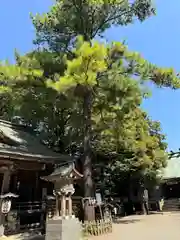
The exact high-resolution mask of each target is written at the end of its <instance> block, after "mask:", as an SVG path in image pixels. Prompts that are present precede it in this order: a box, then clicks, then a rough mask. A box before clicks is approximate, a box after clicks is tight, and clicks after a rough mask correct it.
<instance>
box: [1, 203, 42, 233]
mask: <svg viewBox="0 0 180 240" xmlns="http://www.w3.org/2000/svg"><path fill="white" fill-rule="evenodd" d="M45 216H46V203H44V202H39V201H37V202H17V203H15V204H13V206H12V210H11V211H10V212H9V213H8V214H7V215H6V216H5V233H6V234H7V235H8V234H15V233H21V232H25V231H43V229H44V226H45Z"/></svg>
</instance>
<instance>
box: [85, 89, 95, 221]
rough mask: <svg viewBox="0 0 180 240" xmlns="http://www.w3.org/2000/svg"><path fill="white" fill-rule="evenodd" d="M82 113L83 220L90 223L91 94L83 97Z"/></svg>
mask: <svg viewBox="0 0 180 240" xmlns="http://www.w3.org/2000/svg"><path fill="white" fill-rule="evenodd" d="M83 105H84V106H83V113H84V159H83V176H84V197H85V201H84V219H85V220H86V221H92V220H94V219H95V210H94V206H90V205H89V201H88V198H91V197H93V196H94V193H93V180H92V159H91V108H92V94H91V91H87V94H85V96H84V104H83Z"/></svg>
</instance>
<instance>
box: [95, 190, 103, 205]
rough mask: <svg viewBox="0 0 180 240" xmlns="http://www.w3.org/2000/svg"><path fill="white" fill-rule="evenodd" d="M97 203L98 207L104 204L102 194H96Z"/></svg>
mask: <svg viewBox="0 0 180 240" xmlns="http://www.w3.org/2000/svg"><path fill="white" fill-rule="evenodd" d="M96 202H97V205H101V204H102V198H101V194H100V193H96Z"/></svg>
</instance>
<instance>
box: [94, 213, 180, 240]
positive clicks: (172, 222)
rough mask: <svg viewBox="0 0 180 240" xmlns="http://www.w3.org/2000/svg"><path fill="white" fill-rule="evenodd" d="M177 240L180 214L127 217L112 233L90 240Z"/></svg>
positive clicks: (179, 232)
mask: <svg viewBox="0 0 180 240" xmlns="http://www.w3.org/2000/svg"><path fill="white" fill-rule="evenodd" d="M126 239H127V240H131V239H133V240H171V239H172V240H179V239H180V213H164V214H163V215H161V214H153V215H149V216H142V215H139V216H128V217H125V218H122V219H121V220H119V221H118V222H117V223H115V224H114V226H113V232H112V233H111V234H108V235H103V236H100V237H92V238H90V240H126Z"/></svg>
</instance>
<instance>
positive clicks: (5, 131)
mask: <svg viewBox="0 0 180 240" xmlns="http://www.w3.org/2000/svg"><path fill="white" fill-rule="evenodd" d="M0 156H5V157H9V158H17V159H29V160H31V159H35V160H42V161H43V160H52V161H53V160H54V161H57V162H58V161H67V160H70V157H69V156H67V155H61V154H58V153H56V152H53V151H52V150H50V149H49V148H47V147H46V146H45V145H44V144H43V143H42V142H41V141H40V140H39V139H38V137H37V136H36V135H35V134H33V131H32V130H31V131H29V130H28V128H27V127H25V126H21V125H16V124H12V123H10V122H7V121H3V120H0Z"/></svg>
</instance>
